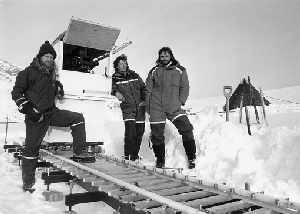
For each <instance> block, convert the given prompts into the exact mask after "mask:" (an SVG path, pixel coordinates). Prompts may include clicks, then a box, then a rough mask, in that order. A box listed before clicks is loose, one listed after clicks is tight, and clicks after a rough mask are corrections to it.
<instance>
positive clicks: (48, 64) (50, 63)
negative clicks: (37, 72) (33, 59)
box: [40, 60, 54, 70]
mask: <svg viewBox="0 0 300 214" xmlns="http://www.w3.org/2000/svg"><path fill="white" fill-rule="evenodd" d="M40 64H41V66H43V67H44V68H46V69H48V70H53V67H54V62H53V61H43V60H40Z"/></svg>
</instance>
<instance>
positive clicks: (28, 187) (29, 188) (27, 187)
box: [23, 183, 35, 193]
mask: <svg viewBox="0 0 300 214" xmlns="http://www.w3.org/2000/svg"><path fill="white" fill-rule="evenodd" d="M33 185H34V183H33V184H29V185H25V184H23V191H24V192H29V193H33V192H34V191H35V189H34V188H33Z"/></svg>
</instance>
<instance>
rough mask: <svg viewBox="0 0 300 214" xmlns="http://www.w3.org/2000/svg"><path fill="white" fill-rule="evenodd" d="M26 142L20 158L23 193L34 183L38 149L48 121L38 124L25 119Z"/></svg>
mask: <svg viewBox="0 0 300 214" xmlns="http://www.w3.org/2000/svg"><path fill="white" fill-rule="evenodd" d="M25 124H26V140H25V147H24V151H23V156H22V180H23V189H24V190H25V191H27V190H29V191H30V189H31V187H32V186H33V185H34V183H35V169H36V164H37V162H38V157H39V149H40V145H41V144H42V141H43V139H44V137H45V135H46V132H47V130H48V127H49V120H45V121H42V122H39V123H36V122H33V121H31V120H30V119H28V118H26V119H25Z"/></svg>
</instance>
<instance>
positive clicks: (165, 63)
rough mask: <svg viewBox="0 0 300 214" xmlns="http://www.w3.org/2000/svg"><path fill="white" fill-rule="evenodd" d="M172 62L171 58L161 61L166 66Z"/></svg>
mask: <svg viewBox="0 0 300 214" xmlns="http://www.w3.org/2000/svg"><path fill="white" fill-rule="evenodd" d="M170 62H171V60H162V61H161V64H162V65H164V66H166V65H168V64H169V63H170Z"/></svg>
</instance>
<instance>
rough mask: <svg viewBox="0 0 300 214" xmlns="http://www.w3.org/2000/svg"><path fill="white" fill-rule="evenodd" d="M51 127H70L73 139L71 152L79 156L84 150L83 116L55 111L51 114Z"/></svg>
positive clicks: (65, 111)
mask: <svg viewBox="0 0 300 214" xmlns="http://www.w3.org/2000/svg"><path fill="white" fill-rule="evenodd" d="M50 125H51V126H58V127H70V129H71V131H72V132H71V134H72V137H73V147H74V149H73V151H74V153H75V154H80V153H81V152H82V151H83V150H86V132H85V122H84V117H83V114H81V113H77V112H72V111H68V110H60V109H56V110H55V111H54V112H53V116H52V120H51V122H50Z"/></svg>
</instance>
